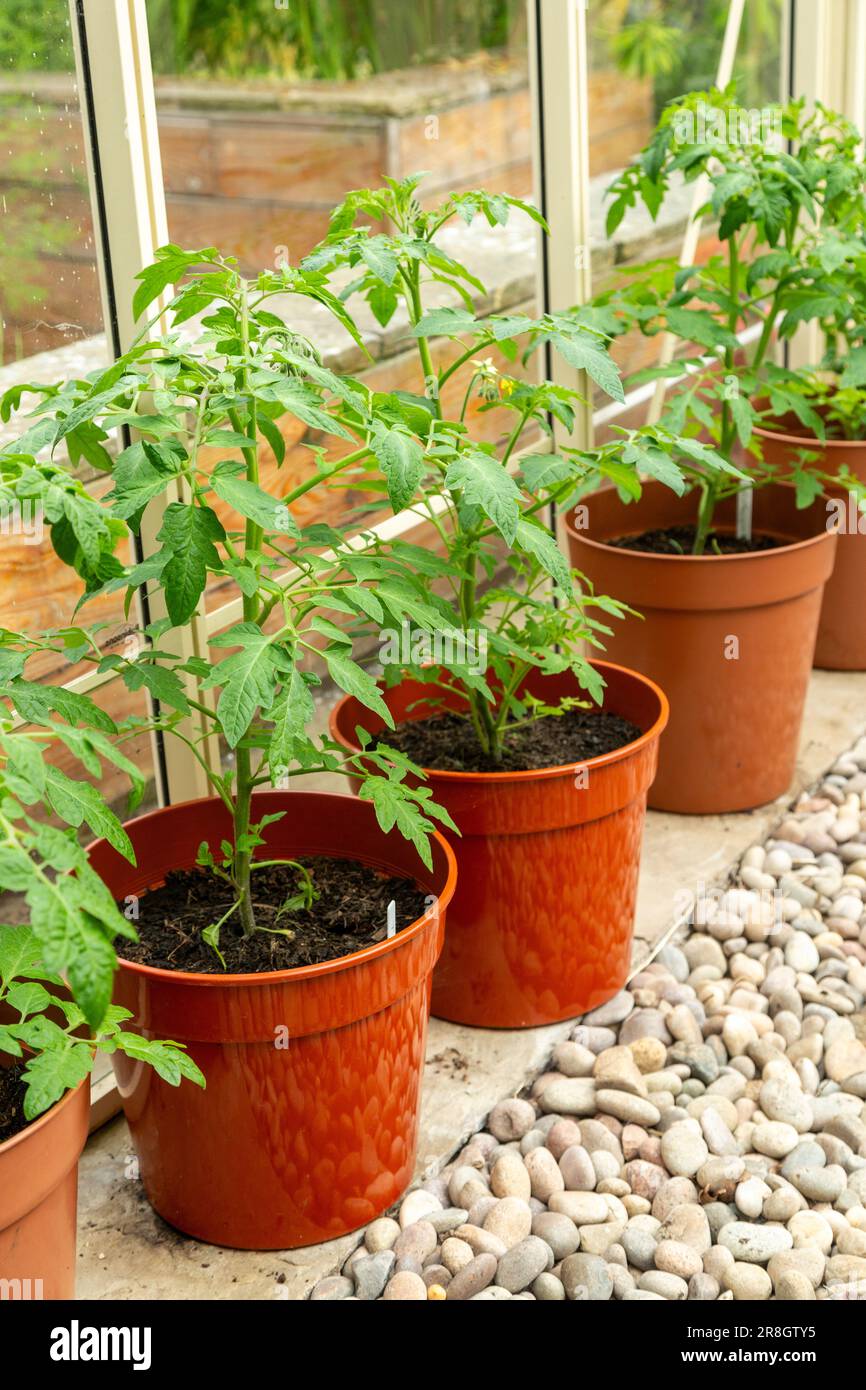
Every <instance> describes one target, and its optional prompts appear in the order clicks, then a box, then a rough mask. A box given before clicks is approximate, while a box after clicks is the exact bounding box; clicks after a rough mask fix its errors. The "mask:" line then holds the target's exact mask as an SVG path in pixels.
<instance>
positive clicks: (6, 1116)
mask: <svg viewBox="0 0 866 1390" xmlns="http://www.w3.org/2000/svg"><path fill="white" fill-rule="evenodd" d="M24 1065H25V1064H24V1063H23V1062H13V1063H12V1066H11V1067H0V1144H5V1142H6V1140H7V1139H12V1138H14V1136H15V1135H16V1134H19V1133H20V1132H21V1130H22V1129H26V1127H27V1125H28V1124H29V1121H28V1120H25V1118H24V1089H25V1088H24V1082H23V1081H22V1080H21V1077H22V1075H23V1073H24Z"/></svg>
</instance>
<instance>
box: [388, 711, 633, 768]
mask: <svg viewBox="0 0 866 1390" xmlns="http://www.w3.org/2000/svg"><path fill="white" fill-rule="evenodd" d="M640 735H641V731H640V729H638V728H637V727H636V726H635V725H634V724H630V723H629V721H628V720H627V719H622V718H620V716H619V715H618V714H608V713H605V712H604V711H602V710H584V709H574V710H568V711H567V712H566V713H565V714H557V715H549V716H548V717H547V718H546V719H538V720H536V721H535V723H534V724H527V725H526V726H525V727H524V728H522V729H515V730H514V732H513V733H512V734H510V735H509V736H508V737H507V738H506V741H505V748H504V752H503V756H502V759H501V761H500V762H494V760H493V759H492V758H490V757H488V756H487V755H486V754H485V753H484V752H483V751H482V750H481V748H479V746H478V740H477V738H476V735H475V730H474V729H473V727H472V724H471V723H470V721H469V719H468V718H466V717H464V716H463V715H459V714H453V713H445V714H434V715H431V716H430V717H429V718H428V719H415V720H409V721H407V722H406V723H404V724H398V725H397V728H396V729H384V730H383V731H382V732H381V733H380V734H379V740H380V742H382V743H386V744H388V745H390V747H392V748H398V749H399V750H400V752H401V753H405V754H406V756H407V757H409V758H411V759H412V761H413V762H415V763H418V765H419V766H420V767H429V768H435V769H436V770H437V771H439V772H534V771H537V770H539V769H541V768H545V767H562V766H563V765H565V764H567V763H583V762H586V761H587V759H588V758H597V757H598V756H599V755H600V754H602V753H613V752H614V751H615V749H617V748H624V747H625V745H626V744H627V743H634V741H635V739H636V738H640Z"/></svg>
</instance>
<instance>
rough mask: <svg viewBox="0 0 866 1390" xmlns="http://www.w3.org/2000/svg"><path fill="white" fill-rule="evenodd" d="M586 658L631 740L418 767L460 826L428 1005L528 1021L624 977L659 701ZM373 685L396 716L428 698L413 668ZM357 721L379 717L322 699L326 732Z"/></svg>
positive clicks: (344, 733)
mask: <svg viewBox="0 0 866 1390" xmlns="http://www.w3.org/2000/svg"><path fill="white" fill-rule="evenodd" d="M594 664H595V665H596V666H597V668H598V669H599V670H600V671H601V672H602V673H603V675H604V678H605V680H606V682H607V691H606V694H605V708H607V709H610V710H611V711H612V712H614V713H616V714H620V715H623V716H624V717H625V718H626V719H629V720H631V721H632V723H634V724H636V725H637V726H638V728H640V729H641V730H642V731H643V732H642V735H641V737H640V738H639V739H637V740H636V741H635V742H634V743H631V744H628V745H627V747H625V748H620V749H618V750H617V751H616V752H614V753H606V754H604V755H603V756H602V757H598V758H591V759H589V760H588V762H586V763H583V764H569V765H568V766H565V767H551V768H544V769H543V770H541V771H537V772H494V773H471V772H439V771H436V769H431V768H428V769H425V771H426V773H427V779H428V780H427V785H428V786H429V787H430V789H431V791H432V793H433V799H434V800H435V801H437V802H439V803H440V805H442V806H445V807H447V809H448V811H449V812H450V813H451V816H452V818H453V820H454V822H455V824H456V825H457V826H458V827H459V828H460V831H461V838H459V839H454V838H452V844H453V846H454V850H455V853H456V855H457V862H458V865H459V868H460V876H459V880H458V885H457V892H456V893H455V895H454V901H453V903H452V904H451V908H450V910H449V913H448V932H447V934H446V938H445V946H444V948H443V951H442V956H441V958H440V960H439V965H438V966H437V968H436V972H435V975H434V977H433V1013H434V1014H435V1015H436V1016H437V1017H438V1018H447V1019H451V1020H453V1021H454V1022H457V1023H469V1024H473V1025H475V1026H477V1027H482V1028H530V1027H537V1026H538V1025H539V1024H544V1023H555V1022H557V1021H558V1020H559V1019H563V1018H573V1017H575V1016H577V1015H578V1014H583V1013H586V1012H587V1011H588V1010H589V1009H593V1008H595V1007H596V1006H597V1005H599V1004H602V1003H604V1001H605V1000H607V999H609V998H611V996H612V995H614V994H616V993H617V991H618V990H619V989H621V988H622V985H623V984H624V982H625V978H626V974H627V971H628V967H629V961H630V957H631V939H632V927H633V923H634V908H635V897H636V893H637V878H638V866H639V860H640V847H641V837H642V834H643V824H644V813H645V810H646V794H647V788H648V787H649V785H650V783H651V781H652V779H653V774H654V773H655V768H656V759H657V754H658V742H659V737H660V735H661V732H662V730H663V729H664V727H665V724H666V722H667V716H668V706H667V700H666V699H665V697H664V695H663V694H662V692H661V690H659V689H658V687H657V686H655V685H653V684H652V682H651V681H648V680H646V679H645V678H644V677H643V676H638V675H636V674H635V673H634V672H633V671H626V670H623V669H622V668H621V667H619V666H611V665H610V664H609V663H608V662H603V661H600V662H595V663H594ZM523 688H524V689H527V690H530V691H532V692H533V693H535V694H537V695H543V696H544V699H545V700H547V701H549V702H550V703H556V702H557V701H559V700H561V699H563V698H564V697H565V696H567V695H575V694H580V693H581V692H580V690H579V687H578V685H577V682H576V680H575V679H574V677H573V676H572V675H570V673H568V672H566V673H564V674H563V675H559V676H543V675H540V674H539V673H538V672H533V673H532V674H531V675H530V676H529V677H527V680H526V682H525V684H524V687H523ZM383 694H384V698H385V700H386V702H387V704H388V707H389V708H390V709H391V710H392V712H393V714H394V718H395V721H397V722H400V721H402V720H405V719H420V718H423V717H424V715H425V713H429V712H430V711H429V706H425V705H424V704H423V703H417V702H418V701H423V700H424V697H425V695H427V694H429V687H428V686H425V685H422V684H419V683H418V682H416V681H411V680H406V681H403V682H402V683H401V684H400V685H399V686H397V687H395V688H394V689H392V690H389V691H383ZM445 703H446V704H448V703H450V702H449V700H446V701H445ZM456 703H457V702H456V701H454V702H453V704H454V705H456ZM358 724H360V725H361V727H362V728H365V729H368V730H370V732H372V733H375V732H378V731H380V730H381V728H382V721H381V719H377V717H376V716H375V715H374V714H372V713H371V712H370V711H369V710H366V709H364V708H363V706H361V705H359V704H358V702H357V701H356V700H354V699H353V698H351V697H348V696H347V697H345V698H344V699H342V700H341V701H340V702H339V703H338V704H337V705H336V706H335V708H334V710H333V712H332V715H331V733H332V735H333V737H334V738H335V739H337V740H338V741H339V742H340V743H342V744H343V745H344V746H345V747H348V748H357V746H358V745H357V742H356V738H355V727H356V725H358Z"/></svg>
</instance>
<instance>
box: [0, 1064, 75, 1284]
mask: <svg viewBox="0 0 866 1390" xmlns="http://www.w3.org/2000/svg"><path fill="white" fill-rule="evenodd" d="M10 1061H11V1059H10V1058H5V1059H3V1065H8V1064H9V1062H10ZM89 1119H90V1079H89V1077H88V1078H85V1080H84V1081H82V1082H81V1083H80V1084H79V1085H78V1086H76V1088H75V1090H74V1091H68V1092H67V1094H66V1095H65V1096H64V1097H63V1099H62V1100H60V1101H58V1102H57V1104H56V1105H54V1106H52V1108H51V1109H50V1110H48V1111H46V1113H45V1114H44V1115H40V1116H39V1118H38V1119H36V1120H34V1121H33V1123H32V1124H29V1125H28V1126H27V1127H26V1129H22V1130H21V1131H20V1132H19V1133H18V1134H15V1135H13V1137H12V1138H11V1139H7V1140H6V1142H5V1143H4V1144H0V1299H7V1298H11V1299H22V1300H29V1299H70V1298H74V1297H75V1257H76V1212H77V1206H78V1160H79V1158H80V1156H81V1151H82V1149H83V1148H84V1145H85V1143H86V1140H87V1128H88V1122H89Z"/></svg>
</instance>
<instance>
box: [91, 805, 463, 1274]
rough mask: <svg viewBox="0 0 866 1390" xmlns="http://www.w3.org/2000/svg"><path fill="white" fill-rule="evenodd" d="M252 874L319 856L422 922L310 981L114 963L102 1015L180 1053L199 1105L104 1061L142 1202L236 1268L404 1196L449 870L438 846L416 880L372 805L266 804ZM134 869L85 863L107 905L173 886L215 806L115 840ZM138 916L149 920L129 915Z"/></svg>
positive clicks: (437, 843)
mask: <svg viewBox="0 0 866 1390" xmlns="http://www.w3.org/2000/svg"><path fill="white" fill-rule="evenodd" d="M274 811H285V812H286V813H287V814H286V815H285V816H284V818H283V819H282V820H280V821H277V822H275V823H274V824H272V825H269V826H268V827H267V828H266V830H265V831H264V835H265V839H266V842H267V843H266V844H265V845H263V846H261V847H260V849H259V851H258V853H259V854H260V856H261V857H265V858H274V857H283V856H285V857H296V856H298V855H312V854H325V855H334V856H337V857H341V858H347V859H348V858H351V859H357V860H360V861H362V862H363V863H365V864H370V865H372V866H374V867H375V868H378V869H383V870H385V871H387V872H390V873H394V874H403V875H405V876H407V877H411V878H413V879H415V880H416V882H417V883H418V884H419V885H420V886H421V887H422V888H423V889H425V890H426V891H428V892H429V893H430V894H431V898H435V901H431V906H430V909H429V910H428V911H427V912H426V913H425V915H424V916H423V917H421V918H419V919H418V921H417V922H414V923H413V924H412V925H411V926H410V927H407V928H406V929H405V930H404V931H401V932H400V933H398V935H397V936H396V937H394V938H392V939H391V940H390V941H388V940H386V941H382V942H379V943H378V944H376V945H374V946H370V947H368V948H367V949H365V950H363V951H358V952H355V953H354V954H352V955H347V956H342V957H341V958H340V959H339V960H334V961H329V962H327V963H326V964H323V965H309V966H304V967H301V968H299V969H296V970H281V971H274V972H271V973H266V974H259V975H204V974H189V973H185V972H181V971H177V972H172V971H168V970H156V969H152V968H150V967H148V966H145V965H137V964H134V963H132V962H130V961H125V960H121V962H120V970H119V972H118V979H117V984H116V988H115V1001H116V1003H118V1004H122V1005H124V1006H125V1007H126V1008H128V1009H131V1010H132V1012H133V1015H134V1019H135V1027H136V1028H137V1029H138V1030H139V1031H140V1032H142V1033H143V1034H145V1035H146V1036H148V1037H162V1038H173V1039H174V1040H175V1041H177V1042H183V1043H185V1044H186V1045H187V1047H188V1048H189V1052H190V1055H191V1056H192V1057H193V1058H194V1059H195V1061H196V1062H197V1063H198V1065H199V1066H200V1067H201V1069H202V1071H203V1072H204V1074H205V1077H206V1079H207V1089H206V1090H205V1091H202V1090H200V1089H199V1088H198V1087H196V1086H192V1085H190V1084H188V1083H184V1084H183V1085H181V1086H180V1087H178V1088H177V1089H175V1088H173V1087H170V1086H168V1085H166V1084H165V1082H163V1081H160V1080H159V1078H158V1077H157V1076H156V1075H155V1073H154V1072H153V1071H152V1070H151V1069H150V1068H148V1067H143V1066H139V1065H137V1064H136V1063H134V1062H132V1061H130V1060H129V1059H128V1058H126V1057H123V1056H121V1055H118V1056H117V1057H116V1058H115V1073H116V1076H117V1080H118V1085H119V1088H120V1092H121V1095H122V1097H123V1105H124V1110H125V1112H126V1118H127V1120H128V1122H129V1127H130V1130H131V1132H132V1137H133V1141H134V1143H135V1147H136V1150H137V1152H138V1156H139V1164H140V1171H141V1178H142V1181H143V1183H144V1188H145V1191H146V1193H147V1196H148V1198H149V1199H150V1202H151V1203H152V1205H153V1206H154V1207H155V1209H156V1210H157V1211H158V1212H159V1214H160V1216H162V1217H164V1218H165V1220H166V1221H168V1222H170V1223H171V1225H172V1226H176V1227H178V1229H179V1230H181V1231H185V1232H186V1233H187V1234H188V1235H191V1236H195V1237H197V1238H198V1239H200V1240H206V1241H210V1242H211V1243H212V1244H215V1245H228V1246H234V1247H236V1248H240V1249H249V1250H275V1249H287V1248H290V1247H293V1246H298V1245H310V1244H312V1243H314V1242H318V1241H323V1240H330V1239H332V1238H333V1237H334V1236H339V1235H343V1234H344V1233H345V1232H346V1231H352V1230H355V1229H356V1227H358V1226H362V1225H364V1224H365V1223H366V1222H368V1221H371V1220H372V1219H373V1218H374V1217H375V1216H378V1215H379V1213H380V1212H382V1211H384V1210H385V1208H386V1207H389V1206H391V1205H392V1203H393V1202H395V1201H396V1200H397V1198H398V1197H399V1196H400V1194H401V1193H402V1192H403V1190H404V1189H405V1187H406V1186H407V1184H408V1182H409V1180H410V1178H411V1176H412V1170H413V1165H414V1160H415V1146H416V1139H417V1126H418V1100H419V1090H420V1084H421V1072H422V1067H423V1064H424V1044H425V1038H426V1032H427V1016H428V1012H429V1004H430V977H431V973H432V970H433V966H434V964H435V963H436V959H437V957H438V955H439V952H440V950H441V947H442V937H443V933H444V929H445V909H446V907H447V905H448V903H449V901H450V899H451V896H452V894H453V892H454V883H455V877H456V866H455V862H454V856H453V855H452V853H451V850H450V849H449V847H448V845H447V844H446V843H445V842H444V841H443V840H442V839H441V838H440V837H438V836H437V837H436V839H435V840H434V842H433V869H432V871H428V870H426V869H425V868H424V867H423V865H422V864H421V861H420V860H419V859H418V857H417V854H416V852H415V850H414V849H413V847H412V846H411V845H409V844H408V843H407V842H406V841H405V840H404V839H403V838H402V837H401V836H400V835H398V834H396V833H392V834H390V835H387V836H386V835H384V834H383V833H382V831H381V830H380V829H379V827H378V825H377V823H376V820H375V815H374V812H373V808H372V806H371V805H370V804H369V803H363V802H359V801H357V800H355V798H353V797H351V796H338V795H332V794H327V793H323V792H266V793H263V794H261V795H257V796H255V797H254V798H253V819H254V820H258V819H260V818H261V816H262V815H264V814H265V813H272V812H274ZM126 829H127V831H128V833H129V836H130V838H131V840H132V843H133V845H134V847H135V853H136V858H137V860H138V867H137V868H133V867H132V866H131V865H129V864H128V863H127V862H126V861H125V860H124V859H122V858H121V857H120V856H119V855H118V854H117V853H116V852H115V851H114V850H113V849H112V848H111V846H110V845H108V844H107V843H106V841H104V840H100V841H98V842H97V843H96V844H95V845H93V846H92V847H91V849H90V857H91V862H92V863H93V865H94V867H95V868H96V869H97V870H98V871H99V873H100V874H101V876H102V877H103V879H104V880H105V882H106V883H107V884H108V886H109V888H110V889H111V891H112V893H114V895H115V897H117V898H121V897H126V896H127V895H129V894H136V895H140V894H145V893H146V892H147V890H148V889H149V888H155V887H157V886H159V884H161V883H162V882H163V881H164V879H165V876H166V874H167V873H168V872H169V870H170V869H176V868H188V867H189V866H190V865H191V864H193V862H194V861H195V856H196V851H197V849H198V845H199V843H200V842H201V841H202V840H203V839H209V840H210V842H211V843H212V844H218V843H219V841H220V839H221V838H223V837H224V836H229V834H230V822H229V817H228V813H227V812H226V810H225V807H224V806H223V804H222V802H220V801H218V800H202V801H192V802H186V803H184V804H182V805H179V806H172V807H169V808H167V809H165V810H162V811H155V812H153V813H151V814H150V815H146V816H140V817H139V818H138V819H136V820H133V821H132V822H130V823H129V824H128V825H127V827H126ZM141 911H142V913H143V912H146V911H147V899H146V898H143V900H142V905H141Z"/></svg>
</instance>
